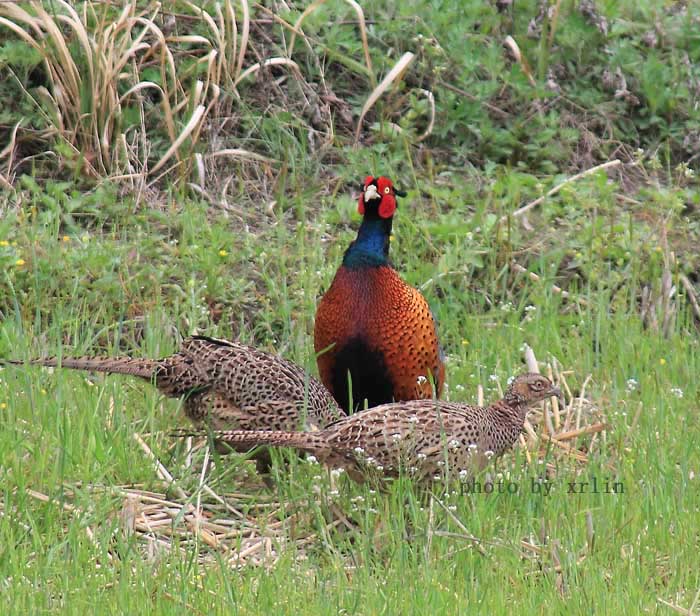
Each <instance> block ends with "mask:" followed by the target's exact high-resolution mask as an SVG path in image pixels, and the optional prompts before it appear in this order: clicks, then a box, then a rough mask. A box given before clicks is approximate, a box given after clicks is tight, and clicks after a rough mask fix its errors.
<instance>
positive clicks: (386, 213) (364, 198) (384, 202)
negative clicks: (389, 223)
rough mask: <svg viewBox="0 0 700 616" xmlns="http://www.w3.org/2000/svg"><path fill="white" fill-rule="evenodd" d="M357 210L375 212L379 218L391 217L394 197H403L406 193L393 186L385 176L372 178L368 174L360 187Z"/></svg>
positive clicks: (394, 207)
mask: <svg viewBox="0 0 700 616" xmlns="http://www.w3.org/2000/svg"><path fill="white" fill-rule="evenodd" d="M361 191H362V192H361V193H360V199H359V200H358V203H357V211H358V212H359V213H360V214H362V215H363V216H364V215H365V214H369V213H374V212H376V213H377V214H378V215H379V217H380V218H391V217H392V216H393V215H394V212H395V211H396V197H405V196H406V193H405V192H403V191H401V190H397V189H396V188H394V185H393V183H392V182H391V180H390V179H389V178H387V177H384V176H380V177H378V178H374V177H372V176H371V175H368V176H367V177H366V178H365V183H364V184H363V186H362V188H361Z"/></svg>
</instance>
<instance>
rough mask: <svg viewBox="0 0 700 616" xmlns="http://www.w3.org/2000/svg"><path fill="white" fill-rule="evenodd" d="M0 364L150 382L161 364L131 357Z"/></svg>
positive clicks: (8, 361)
mask: <svg viewBox="0 0 700 616" xmlns="http://www.w3.org/2000/svg"><path fill="white" fill-rule="evenodd" d="M0 363H5V364H14V365H17V366H22V365H24V364H25V363H29V364H32V365H35V366H44V367H46V368H71V369H73V370H87V371H90V372H107V373H109V374H129V375H131V376H137V377H140V378H142V379H146V380H148V381H150V380H151V379H152V378H153V375H154V373H155V371H156V369H157V368H158V367H159V365H160V362H159V361H158V360H153V359H134V358H131V357H64V358H62V359H59V358H57V357H45V358H38V359H30V360H29V361H28V362H24V361H22V360H19V359H0Z"/></svg>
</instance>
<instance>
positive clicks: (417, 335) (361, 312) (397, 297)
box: [314, 266, 445, 408]
mask: <svg viewBox="0 0 700 616" xmlns="http://www.w3.org/2000/svg"><path fill="white" fill-rule="evenodd" d="M331 345H333V346H332V347H331ZM314 346H315V349H316V352H317V353H319V352H321V351H323V350H324V349H326V348H327V347H331V348H330V349H329V350H328V351H326V352H325V353H323V354H321V355H320V356H319V358H318V366H319V372H320V375H321V380H322V381H323V383H324V384H325V385H326V387H328V388H329V389H330V390H331V392H332V393H333V394H334V395H335V397H336V399H337V400H338V403H339V404H341V406H343V407H344V408H347V406H346V405H347V400H343V399H342V397H343V395H345V396H347V393H345V394H342V393H341V392H339V391H338V389H339V384H340V385H341V388H342V384H343V383H344V382H346V381H347V371H348V370H350V372H351V376H352V384H353V387H352V389H353V405H354V406H357V405H358V404H359V405H361V404H362V401H363V399H365V398H366V399H367V400H368V402H369V404H370V405H371V406H372V405H375V404H382V403H385V402H390V401H391V400H392V399H394V400H413V399H421V398H430V397H432V395H433V383H434V384H435V386H436V387H437V394H438V395H440V392H441V390H442V385H443V383H444V376H445V373H444V365H443V362H442V359H441V357H440V349H439V345H438V340H437V333H436V326H435V321H434V319H433V316H432V314H431V312H430V308H429V306H428V303H427V302H426V301H425V298H424V297H423V296H422V295H421V294H420V292H419V291H418V290H416V289H414V288H413V287H410V286H409V285H407V284H406V283H405V282H403V280H401V278H400V277H399V275H398V274H397V273H396V272H395V271H394V270H393V269H392V268H391V267H389V266H382V267H371V268H346V267H341V268H340V269H339V270H338V272H337V274H336V277H335V279H334V280H333V283H332V285H331V287H330V289H329V290H328V292H327V293H326V294H325V295H324V296H323V298H322V299H321V302H320V304H319V307H318V311H317V314H316V325H315V332H314ZM382 368H383V369H384V371H383V370H382ZM358 380H359V381H360V382H358ZM431 381H432V382H431Z"/></svg>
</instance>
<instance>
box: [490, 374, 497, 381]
mask: <svg viewBox="0 0 700 616" xmlns="http://www.w3.org/2000/svg"><path fill="white" fill-rule="evenodd" d="M489 381H491V382H492V383H498V375H497V374H489Z"/></svg>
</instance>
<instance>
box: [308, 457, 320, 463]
mask: <svg viewBox="0 0 700 616" xmlns="http://www.w3.org/2000/svg"><path fill="white" fill-rule="evenodd" d="M306 461H307V462H308V463H309V464H318V459H317V458H316V456H306Z"/></svg>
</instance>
